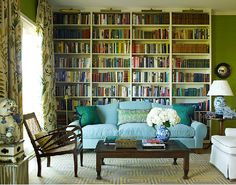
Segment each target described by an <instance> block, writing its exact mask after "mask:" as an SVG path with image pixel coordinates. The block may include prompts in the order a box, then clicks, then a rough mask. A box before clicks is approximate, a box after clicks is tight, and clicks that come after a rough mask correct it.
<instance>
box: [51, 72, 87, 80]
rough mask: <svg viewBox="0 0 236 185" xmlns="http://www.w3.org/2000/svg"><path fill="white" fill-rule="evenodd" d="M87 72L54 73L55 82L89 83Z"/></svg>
mask: <svg viewBox="0 0 236 185" xmlns="http://www.w3.org/2000/svg"><path fill="white" fill-rule="evenodd" d="M89 77H90V72H89V71H64V70H60V71H56V72H55V80H56V82H89Z"/></svg>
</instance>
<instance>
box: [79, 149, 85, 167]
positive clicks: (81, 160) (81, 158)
mask: <svg viewBox="0 0 236 185" xmlns="http://www.w3.org/2000/svg"><path fill="white" fill-rule="evenodd" d="M83 152H84V151H83V149H82V150H81V151H80V166H83Z"/></svg>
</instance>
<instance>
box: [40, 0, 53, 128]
mask: <svg viewBox="0 0 236 185" xmlns="http://www.w3.org/2000/svg"><path fill="white" fill-rule="evenodd" d="M36 24H37V28H38V30H39V31H40V32H41V33H42V35H43V41H42V49H43V79H42V82H43V92H42V93H43V94H42V98H43V116H44V128H45V129H46V130H48V131H50V130H53V129H55V128H56V127H57V124H56V99H55V95H54V93H55V83H54V66H53V63H54V59H53V15H52V9H51V7H50V5H49V4H48V1H47V0H39V1H38V8H37V17H36Z"/></svg>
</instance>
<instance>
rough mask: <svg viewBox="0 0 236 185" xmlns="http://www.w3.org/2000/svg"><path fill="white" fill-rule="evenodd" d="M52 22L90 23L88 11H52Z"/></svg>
mask: <svg viewBox="0 0 236 185" xmlns="http://www.w3.org/2000/svg"><path fill="white" fill-rule="evenodd" d="M53 24H90V13H71V14H70V13H54V14H53Z"/></svg>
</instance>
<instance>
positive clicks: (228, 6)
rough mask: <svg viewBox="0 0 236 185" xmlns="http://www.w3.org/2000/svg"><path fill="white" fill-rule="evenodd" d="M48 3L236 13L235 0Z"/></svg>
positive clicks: (68, 0)
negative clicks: (210, 10) (207, 9)
mask: <svg viewBox="0 0 236 185" xmlns="http://www.w3.org/2000/svg"><path fill="white" fill-rule="evenodd" d="M49 3H50V4H51V5H52V6H53V9H54V10H58V9H61V8H73V9H80V10H99V9H107V8H113V9H122V10H142V9H150V8H153V9H174V8H186V9H190V8H191V9H194V8H195V9H205V8H210V9H212V11H213V14H228V15H236V0H49Z"/></svg>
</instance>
